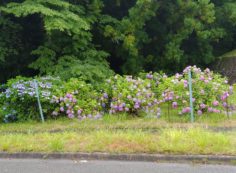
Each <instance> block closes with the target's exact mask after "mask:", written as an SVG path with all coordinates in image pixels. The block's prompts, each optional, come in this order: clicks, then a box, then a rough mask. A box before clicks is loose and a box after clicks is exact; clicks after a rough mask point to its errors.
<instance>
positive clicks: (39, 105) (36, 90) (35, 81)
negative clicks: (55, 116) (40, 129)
mask: <svg viewBox="0 0 236 173" xmlns="http://www.w3.org/2000/svg"><path fill="white" fill-rule="evenodd" d="M34 87H35V93H36V97H37V101H38V107H39V113H40V116H41V120H42V122H43V123H44V116H43V109H42V106H41V103H40V98H39V88H38V83H37V80H36V79H34Z"/></svg>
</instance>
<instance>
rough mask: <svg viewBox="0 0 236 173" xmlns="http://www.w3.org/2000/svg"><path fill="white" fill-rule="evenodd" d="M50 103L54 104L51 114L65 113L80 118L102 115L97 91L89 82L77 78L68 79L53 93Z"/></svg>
mask: <svg viewBox="0 0 236 173" xmlns="http://www.w3.org/2000/svg"><path fill="white" fill-rule="evenodd" d="M51 103H53V104H54V105H55V109H54V111H53V112H52V115H53V116H58V115H66V116H68V117H69V118H77V117H78V118H79V119H80V120H82V119H86V118H90V119H99V118H101V117H102V109H101V108H102V107H101V104H100V102H99V93H98V92H96V91H95V90H94V89H93V87H92V86H91V85H90V84H86V83H85V82H83V81H80V80H78V79H70V80H69V81H67V82H65V84H64V85H63V87H62V88H61V89H60V90H59V91H58V92H57V93H56V94H55V95H53V98H52V100H51Z"/></svg>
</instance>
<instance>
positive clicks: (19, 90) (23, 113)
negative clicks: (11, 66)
mask: <svg viewBox="0 0 236 173" xmlns="http://www.w3.org/2000/svg"><path fill="white" fill-rule="evenodd" d="M60 84H61V80H60V79H59V78H53V77H41V78H37V85H38V88H39V91H40V92H39V95H40V100H41V103H42V106H43V112H44V113H45V114H47V113H49V112H50V110H52V106H51V105H50V104H49V103H50V100H51V98H52V95H53V92H55V91H56V90H57V87H58V86H60ZM0 104H1V107H2V109H3V110H4V113H2V115H1V116H2V117H3V116H5V117H6V116H9V115H12V114H14V115H15V116H17V118H18V119H20V120H26V119H37V118H38V106H37V97H36V91H35V83H34V80H33V79H31V78H23V77H17V78H15V79H11V80H9V81H8V82H7V84H6V90H5V91H4V92H1V94H0Z"/></svg>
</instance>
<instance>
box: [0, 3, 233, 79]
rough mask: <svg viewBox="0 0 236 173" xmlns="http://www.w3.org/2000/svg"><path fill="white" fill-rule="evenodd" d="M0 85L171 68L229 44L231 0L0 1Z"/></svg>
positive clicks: (201, 60) (202, 59)
mask: <svg viewBox="0 0 236 173" xmlns="http://www.w3.org/2000/svg"><path fill="white" fill-rule="evenodd" d="M0 29H1V32H0V74H1V75H0V82H1V83H2V82H5V81H6V80H7V79H9V78H12V77H15V76H17V75H23V76H34V75H56V76H60V77H61V78H63V79H68V78H71V77H77V78H82V79H84V80H85V81H88V82H94V81H99V80H102V79H104V78H107V77H108V76H109V75H111V74H113V73H114V72H115V73H120V74H137V73H139V72H140V71H164V72H167V73H169V74H170V73H174V72H177V71H179V70H182V69H183V67H185V66H186V65H198V66H200V67H206V66H209V65H210V64H211V63H213V62H214V61H215V60H216V58H217V57H218V56H220V55H222V54H224V53H226V52H229V51H231V50H233V49H236V0H64V1H63V0H1V1H0Z"/></svg>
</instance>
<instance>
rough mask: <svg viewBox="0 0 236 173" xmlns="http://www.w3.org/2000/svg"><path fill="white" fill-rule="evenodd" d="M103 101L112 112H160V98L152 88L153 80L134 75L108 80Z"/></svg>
mask: <svg viewBox="0 0 236 173" xmlns="http://www.w3.org/2000/svg"><path fill="white" fill-rule="evenodd" d="M101 103H102V106H103V107H104V108H106V109H107V110H108V111H109V113H110V114H115V113H122V112H123V113H124V112H127V113H130V114H138V113H139V112H140V111H145V112H147V113H150V112H151V113H153V114H158V113H159V108H158V100H157V99H156V96H155V93H154V92H153V91H152V89H151V82H150V81H149V80H143V79H141V78H137V79H134V78H133V77H132V76H124V77H122V76H119V75H116V76H114V77H113V78H111V79H109V80H107V83H106V85H105V86H104V93H103V95H102V97H101Z"/></svg>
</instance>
